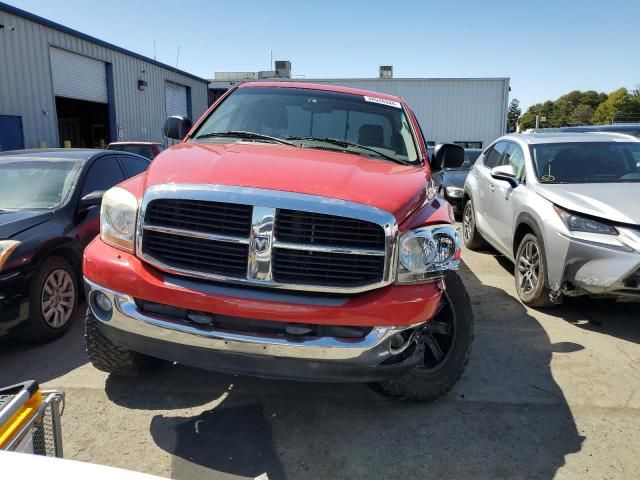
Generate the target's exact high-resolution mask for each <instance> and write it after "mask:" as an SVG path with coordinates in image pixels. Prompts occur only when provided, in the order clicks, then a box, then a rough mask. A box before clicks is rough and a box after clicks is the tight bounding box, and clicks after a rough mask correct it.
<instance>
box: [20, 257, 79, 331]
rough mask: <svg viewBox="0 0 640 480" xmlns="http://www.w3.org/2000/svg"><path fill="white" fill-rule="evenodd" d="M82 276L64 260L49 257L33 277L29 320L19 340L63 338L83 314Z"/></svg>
mask: <svg viewBox="0 0 640 480" xmlns="http://www.w3.org/2000/svg"><path fill="white" fill-rule="evenodd" d="M79 297H80V290H79V288H78V276H77V275H76V271H75V270H74V269H73V267H72V266H71V264H70V263H69V262H68V261H67V260H65V259H64V258H63V257H59V256H50V257H48V258H46V259H45V260H44V261H43V262H42V264H41V265H40V267H38V270H37V271H36V272H35V274H34V275H33V278H32V280H31V283H30V293H29V319H28V320H27V321H26V322H25V324H24V326H23V329H22V331H21V332H20V334H19V337H20V338H21V339H22V340H25V341H27V342H33V343H42V342H48V341H51V340H54V339H56V338H58V337H60V336H62V335H63V334H64V333H65V332H66V331H67V330H69V327H70V326H71V324H72V323H73V321H74V320H75V318H76V317H78V316H79V315H81V313H80V312H79V309H78V303H79Z"/></svg>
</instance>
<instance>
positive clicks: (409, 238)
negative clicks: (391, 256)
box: [398, 225, 460, 284]
mask: <svg viewBox="0 0 640 480" xmlns="http://www.w3.org/2000/svg"><path fill="white" fill-rule="evenodd" d="M398 251H399V253H398V283H401V284H402V283H420V282H428V281H431V280H433V279H434V278H437V277H438V276H440V274H441V273H442V272H444V271H445V270H456V269H457V268H458V266H459V265H460V234H459V233H458V230H457V229H456V228H454V227H452V226H450V225H436V226H433V227H421V228H416V229H415V230H409V231H408V232H405V233H404V234H403V235H402V236H401V237H400V245H399V250H398Z"/></svg>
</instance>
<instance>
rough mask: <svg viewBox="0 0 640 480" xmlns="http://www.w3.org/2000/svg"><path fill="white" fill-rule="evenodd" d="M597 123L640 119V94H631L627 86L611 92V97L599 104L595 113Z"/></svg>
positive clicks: (594, 119) (594, 117) (594, 118)
mask: <svg viewBox="0 0 640 480" xmlns="http://www.w3.org/2000/svg"><path fill="white" fill-rule="evenodd" d="M593 121H594V122H595V123H614V122H632V121H640V96H637V95H634V94H631V93H629V92H628V91H627V89H626V88H620V89H618V90H616V91H615V92H611V93H610V94H609V97H608V98H607V99H606V100H605V101H604V102H602V103H601V104H600V105H598V108H597V109H596V111H595V113H594V114H593Z"/></svg>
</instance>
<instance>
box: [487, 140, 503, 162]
mask: <svg viewBox="0 0 640 480" xmlns="http://www.w3.org/2000/svg"><path fill="white" fill-rule="evenodd" d="M506 148H507V142H498V143H496V144H495V145H494V146H493V147H491V148H490V149H489V152H487V154H486V155H485V157H484V164H485V166H486V167H487V168H494V167H497V166H498V165H500V164H501V163H500V162H501V159H502V154H503V153H504V151H505V150H506Z"/></svg>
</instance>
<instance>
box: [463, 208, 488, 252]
mask: <svg viewBox="0 0 640 480" xmlns="http://www.w3.org/2000/svg"><path fill="white" fill-rule="evenodd" d="M462 239H463V240H464V245H465V247H467V248H468V249H469V250H477V249H479V248H482V247H484V246H486V244H487V242H485V241H484V238H482V235H480V232H478V229H477V228H476V212H475V209H474V208H473V201H471V199H469V200H467V202H466V203H465V204H464V210H463V211H462Z"/></svg>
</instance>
